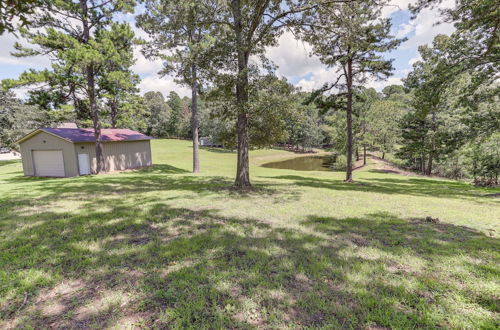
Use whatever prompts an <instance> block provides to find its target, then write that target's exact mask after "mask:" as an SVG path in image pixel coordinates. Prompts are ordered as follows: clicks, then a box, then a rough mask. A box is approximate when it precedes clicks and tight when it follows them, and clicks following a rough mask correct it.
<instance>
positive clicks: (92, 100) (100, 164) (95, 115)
mask: <svg viewBox="0 0 500 330" xmlns="http://www.w3.org/2000/svg"><path fill="white" fill-rule="evenodd" d="M80 9H81V11H82V14H83V16H82V17H83V18H82V26H83V31H82V32H83V40H82V42H83V43H84V44H87V43H88V42H89V40H90V27H89V24H88V7H87V1H86V0H80ZM86 80H87V94H88V97H89V105H90V115H91V116H92V124H93V126H94V137H95V155H96V163H97V167H96V173H100V172H101V171H102V170H103V168H104V157H103V154H102V145H101V122H100V120H99V109H98V107H97V100H96V92H95V72H94V65H93V64H92V63H90V64H88V65H87V66H86Z"/></svg>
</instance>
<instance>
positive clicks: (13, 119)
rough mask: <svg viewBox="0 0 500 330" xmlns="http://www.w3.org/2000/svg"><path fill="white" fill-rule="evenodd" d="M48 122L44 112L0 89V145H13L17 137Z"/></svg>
mask: <svg viewBox="0 0 500 330" xmlns="http://www.w3.org/2000/svg"><path fill="white" fill-rule="evenodd" d="M49 122H50V117H49V116H48V114H47V113H46V112H44V111H40V109H39V108H38V107H36V106H34V105H28V104H23V103H22V102H21V101H20V100H19V99H17V98H16V97H15V95H14V93H12V92H10V91H0V146H4V145H5V146H9V147H14V146H15V142H16V141H17V140H18V139H20V138H21V137H23V136H24V135H26V134H28V133H29V132H30V131H32V130H34V129H36V128H39V127H41V126H46V125H47V124H48V123H49Z"/></svg>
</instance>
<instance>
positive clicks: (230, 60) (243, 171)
mask: <svg viewBox="0 0 500 330" xmlns="http://www.w3.org/2000/svg"><path fill="white" fill-rule="evenodd" d="M320 2H321V1H320ZM210 3H214V4H216V5H214V10H213V12H212V14H211V16H210V17H211V18H212V21H213V24H214V25H215V26H217V27H218V29H217V31H216V33H215V34H214V36H215V37H216V44H215V47H214V48H215V49H214V52H213V53H212V56H213V61H212V63H213V65H214V67H216V68H218V69H219V70H218V74H217V75H216V77H215V78H213V80H214V81H215V83H216V84H217V83H220V84H222V85H225V86H227V85H232V86H235V87H236V88H235V90H234V92H233V93H232V97H233V99H234V103H235V105H236V109H237V111H236V112H237V115H236V132H237V141H238V145H237V149H238V156H237V169H236V179H235V186H236V187H249V186H250V185H251V184H250V176H249V162H248V151H249V146H250V140H249V120H250V116H251V113H250V111H251V107H250V101H251V99H250V97H249V91H250V89H249V87H250V77H249V74H250V71H251V70H252V69H251V65H250V58H251V57H255V58H258V59H259V63H260V64H261V65H262V66H264V67H267V68H269V62H268V61H267V59H266V58H265V48H266V47H268V46H274V45H276V42H277V40H278V37H279V36H280V34H281V33H282V31H283V28H284V27H286V26H293V25H295V24H297V23H298V21H299V14H300V13H303V12H308V11H312V10H313V9H314V8H315V7H317V6H318V4H317V3H316V2H315V1H306V0H285V1H275V0H273V1H269V0H249V1H243V0H231V1H223V2H220V1H213V2H210ZM231 110H232V109H231Z"/></svg>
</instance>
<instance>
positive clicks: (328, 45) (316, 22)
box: [299, 1, 402, 181]
mask: <svg viewBox="0 0 500 330" xmlns="http://www.w3.org/2000/svg"><path fill="white" fill-rule="evenodd" d="M385 4H387V2H386V1H379V2H377V1H353V2H351V1H348V2H340V3H339V2H326V3H323V4H322V5H320V6H318V8H317V9H316V10H315V11H312V12H307V13H305V14H304V21H305V24H304V25H303V26H301V28H300V29H299V30H300V34H301V36H302V37H303V39H304V40H306V41H307V42H309V43H310V44H311V45H312V48H313V53H314V54H316V55H317V56H318V57H319V59H320V61H321V62H322V63H323V64H325V65H326V66H328V67H332V68H335V69H336V72H337V74H338V75H337V78H336V79H335V80H334V81H333V82H330V83H327V84H325V85H324V86H323V87H322V88H321V89H320V90H319V91H317V92H316V93H315V95H318V96H319V95H321V94H325V93H327V92H328V93H330V94H327V96H326V97H325V99H326V100H324V101H322V103H323V104H325V105H327V106H328V105H330V107H340V108H341V109H343V110H345V113H346V139H345V143H346V148H345V149H346V157H347V159H348V161H349V162H348V164H349V165H348V166H347V171H346V180H347V181H352V171H351V166H350V159H351V158H352V154H353V147H354V141H353V119H352V115H353V93H354V89H353V88H354V87H355V86H356V85H357V84H362V83H364V82H365V81H366V79H367V78H369V77H372V78H376V79H383V78H385V77H387V76H389V75H390V74H391V71H392V70H393V67H392V61H391V60H387V59H385V58H384V57H383V56H382V53H384V52H387V51H390V50H392V49H394V48H396V47H397V46H398V45H399V44H400V43H401V42H402V40H398V39H395V38H394V37H393V36H392V35H390V28H391V22H390V19H383V18H381V15H380V13H381V10H382V8H383V5H385ZM332 90H337V91H338V92H336V93H331V91H332ZM339 99H340V100H339ZM344 100H345V101H344Z"/></svg>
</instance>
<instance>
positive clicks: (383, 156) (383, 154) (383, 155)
mask: <svg viewBox="0 0 500 330" xmlns="http://www.w3.org/2000/svg"><path fill="white" fill-rule="evenodd" d="M382 159H385V151H382Z"/></svg>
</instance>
